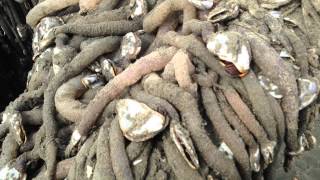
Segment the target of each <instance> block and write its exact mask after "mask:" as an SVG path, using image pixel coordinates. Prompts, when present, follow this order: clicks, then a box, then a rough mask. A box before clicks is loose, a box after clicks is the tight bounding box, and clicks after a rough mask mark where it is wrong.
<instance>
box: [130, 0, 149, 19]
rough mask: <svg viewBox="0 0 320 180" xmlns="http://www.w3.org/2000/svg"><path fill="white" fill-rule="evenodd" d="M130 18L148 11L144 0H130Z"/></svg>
mask: <svg viewBox="0 0 320 180" xmlns="http://www.w3.org/2000/svg"><path fill="white" fill-rule="evenodd" d="M129 6H130V9H131V15H130V17H131V18H136V17H141V16H144V15H146V14H147V13H148V4H147V2H146V0H130V4H129Z"/></svg>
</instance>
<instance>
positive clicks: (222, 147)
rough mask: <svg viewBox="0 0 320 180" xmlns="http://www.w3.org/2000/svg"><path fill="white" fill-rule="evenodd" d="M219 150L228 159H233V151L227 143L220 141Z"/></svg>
mask: <svg viewBox="0 0 320 180" xmlns="http://www.w3.org/2000/svg"><path fill="white" fill-rule="evenodd" d="M219 151H221V152H224V153H225V154H226V155H227V157H228V158H229V159H233V152H232V151H231V149H230V148H229V147H228V145H227V144H226V143H224V142H222V143H221V144H220V146H219Z"/></svg>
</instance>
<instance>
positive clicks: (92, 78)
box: [81, 74, 105, 89]
mask: <svg viewBox="0 0 320 180" xmlns="http://www.w3.org/2000/svg"><path fill="white" fill-rule="evenodd" d="M81 82H82V84H83V85H84V86H85V87H87V88H91V89H93V88H96V87H99V86H103V85H104V84H105V80H104V78H103V77H102V76H101V75H99V74H90V75H87V76H85V77H83V78H82V79H81Z"/></svg>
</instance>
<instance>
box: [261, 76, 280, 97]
mask: <svg viewBox="0 0 320 180" xmlns="http://www.w3.org/2000/svg"><path fill="white" fill-rule="evenodd" d="M258 79H259V83H260V85H261V86H262V87H263V88H264V89H265V90H266V91H267V92H268V93H269V94H270V95H271V96H272V97H274V98H277V99H280V98H282V97H283V95H282V94H281V93H280V89H279V87H278V86H277V85H275V84H273V83H272V82H271V80H270V79H269V78H267V77H265V76H263V75H258Z"/></svg>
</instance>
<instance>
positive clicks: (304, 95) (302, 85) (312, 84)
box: [298, 78, 319, 110]
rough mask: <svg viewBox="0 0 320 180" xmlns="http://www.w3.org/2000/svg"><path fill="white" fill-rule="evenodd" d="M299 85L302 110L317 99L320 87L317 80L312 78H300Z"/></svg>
mask: <svg viewBox="0 0 320 180" xmlns="http://www.w3.org/2000/svg"><path fill="white" fill-rule="evenodd" d="M298 85H299V99H300V107H299V109H300V110H301V109H303V108H305V107H307V106H308V105H310V104H311V103H312V102H313V101H314V100H315V99H317V97H318V93H319V87H318V83H317V81H316V80H315V79H312V78H308V79H306V78H299V79H298Z"/></svg>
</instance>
